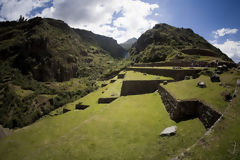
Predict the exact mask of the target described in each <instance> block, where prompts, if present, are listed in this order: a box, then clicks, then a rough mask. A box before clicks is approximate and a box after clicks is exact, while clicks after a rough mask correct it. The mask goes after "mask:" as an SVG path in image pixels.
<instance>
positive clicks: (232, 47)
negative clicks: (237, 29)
mask: <svg viewBox="0 0 240 160" xmlns="http://www.w3.org/2000/svg"><path fill="white" fill-rule="evenodd" d="M211 43H212V44H213V45H214V46H215V47H217V48H219V49H220V50H221V51H222V52H223V53H226V54H227V55H228V56H229V57H230V58H232V59H233V60H234V61H235V62H239V61H240V41H231V40H228V39H227V40H226V41H225V42H224V43H218V42H217V41H216V40H214V41H212V42H211Z"/></svg>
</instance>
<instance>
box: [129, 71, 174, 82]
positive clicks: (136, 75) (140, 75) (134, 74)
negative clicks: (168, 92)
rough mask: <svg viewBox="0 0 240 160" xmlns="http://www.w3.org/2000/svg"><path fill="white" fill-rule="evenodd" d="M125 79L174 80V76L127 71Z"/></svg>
mask: <svg viewBox="0 0 240 160" xmlns="http://www.w3.org/2000/svg"><path fill="white" fill-rule="evenodd" d="M124 80H173V78H171V77H164V76H156V75H151V74H144V73H141V72H134V71H127V72H126V75H125V77H124Z"/></svg>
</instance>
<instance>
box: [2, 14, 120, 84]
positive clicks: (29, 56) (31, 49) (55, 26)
mask: <svg viewBox="0 0 240 160" xmlns="http://www.w3.org/2000/svg"><path fill="white" fill-rule="evenodd" d="M0 28H1V32H0V41H1V45H0V58H1V59H7V58H9V57H12V56H16V57H15V58H14V67H15V68H18V69H20V70H21V71H22V73H24V74H28V73H31V74H32V75H33V78H34V79H36V80H40V81H50V80H53V79H55V80H57V81H66V80H69V79H70V78H73V77H77V76H78V75H79V73H78V71H79V68H82V65H83V64H87V63H88V61H94V60H95V59H94V58H93V57H98V55H105V56H108V57H109V56H110V58H111V57H112V58H121V57H122V56H123V55H122V54H123V52H124V49H123V48H122V47H121V46H119V45H118V44H117V42H116V40H114V39H112V38H109V37H105V36H101V35H97V34H94V33H92V32H89V31H84V30H78V29H72V28H70V27H69V26H68V25H67V24H66V23H64V22H63V21H60V20H54V19H48V18H47V19H42V18H34V19H31V20H29V21H25V22H21V23H17V22H2V23H1V24H0Z"/></svg>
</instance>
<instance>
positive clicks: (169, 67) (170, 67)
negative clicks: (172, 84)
mask: <svg viewBox="0 0 240 160" xmlns="http://www.w3.org/2000/svg"><path fill="white" fill-rule="evenodd" d="M129 68H154V69H173V66H164V67H135V66H134V67H129ZM203 68H205V67H193V69H203ZM184 69H186V70H188V69H192V68H190V67H181V69H177V70H184ZM173 70H175V69H173Z"/></svg>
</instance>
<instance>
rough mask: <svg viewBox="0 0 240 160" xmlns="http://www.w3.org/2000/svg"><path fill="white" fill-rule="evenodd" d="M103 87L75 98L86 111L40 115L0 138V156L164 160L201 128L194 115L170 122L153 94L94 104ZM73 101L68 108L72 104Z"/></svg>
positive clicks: (196, 137) (5, 157) (190, 141)
mask: <svg viewBox="0 0 240 160" xmlns="http://www.w3.org/2000/svg"><path fill="white" fill-rule="evenodd" d="M103 89H104V88H101V89H99V90H97V91H95V92H93V93H91V94H89V95H87V96H85V97H83V98H82V99H80V100H78V101H76V102H75V103H78V102H80V101H81V102H83V103H84V104H89V105H90V107H89V108H87V109H86V110H83V111H75V110H73V111H70V112H68V113H66V114H62V115H58V116H54V117H50V116H48V117H45V118H42V119H41V120H39V121H37V122H36V123H34V124H32V125H30V126H27V127H24V128H22V129H18V130H16V131H14V133H13V134H12V135H10V136H9V137H7V138H5V139H2V140H0V154H1V158H2V159H84V160H85V159H166V158H167V157H173V156H175V155H176V154H178V153H180V152H181V151H183V148H185V147H188V146H190V145H192V144H193V143H194V142H195V141H196V140H197V139H198V138H199V137H200V136H201V135H203V133H204V132H205V129H204V127H203V125H202V124H201V122H200V121H199V120H198V119H194V120H189V121H184V122H181V123H177V124H176V123H175V122H174V121H172V120H170V118H169V115H168V113H167V112H166V110H165V107H164V105H163V103H162V101H161V97H160V96H159V94H158V93H152V94H145V95H137V96H126V97H120V98H119V99H117V100H116V101H114V102H112V103H111V104H97V99H98V97H99V96H101V90H103ZM75 103H72V104H69V106H68V107H70V108H71V107H72V108H73V107H74V104H75ZM175 124H176V125H177V126H178V131H177V134H176V135H175V136H173V137H160V136H159V134H160V132H161V131H162V130H163V129H164V128H166V127H169V126H171V125H175ZM190 127H191V130H189V128H190ZM193 130H194V132H192V131H193Z"/></svg>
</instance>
